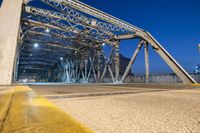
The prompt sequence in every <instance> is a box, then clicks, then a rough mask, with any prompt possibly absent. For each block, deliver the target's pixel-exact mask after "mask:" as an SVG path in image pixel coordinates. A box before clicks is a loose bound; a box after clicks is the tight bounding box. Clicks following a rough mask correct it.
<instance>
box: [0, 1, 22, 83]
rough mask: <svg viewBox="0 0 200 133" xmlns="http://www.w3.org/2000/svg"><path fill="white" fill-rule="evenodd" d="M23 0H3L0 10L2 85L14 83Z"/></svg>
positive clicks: (0, 76)
mask: <svg viewBox="0 0 200 133" xmlns="http://www.w3.org/2000/svg"><path fill="white" fill-rule="evenodd" d="M22 3H23V0H3V3H2V5H1V10H0V85H10V84H11V83H12V77H13V68H14V62H15V55H16V46H17V44H18V37H19V27H20V18H21V10H22Z"/></svg>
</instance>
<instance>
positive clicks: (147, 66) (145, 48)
mask: <svg viewBox="0 0 200 133" xmlns="http://www.w3.org/2000/svg"><path fill="white" fill-rule="evenodd" d="M144 53H145V72H146V83H149V49H148V43H147V42H144Z"/></svg>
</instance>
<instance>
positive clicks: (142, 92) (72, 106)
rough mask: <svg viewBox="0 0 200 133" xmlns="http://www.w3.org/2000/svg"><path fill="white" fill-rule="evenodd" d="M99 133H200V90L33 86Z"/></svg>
mask: <svg viewBox="0 0 200 133" xmlns="http://www.w3.org/2000/svg"><path fill="white" fill-rule="evenodd" d="M31 88H32V89H34V90H35V91H36V92H38V93H40V94H42V95H43V96H46V97H47V98H49V100H50V101H51V102H53V103H54V104H55V105H57V106H58V107H60V108H61V109H62V110H64V111H65V112H67V113H68V114H70V115H71V116H72V117H74V118H75V119H77V120H78V121H80V122H82V123H84V124H85V125H87V126H88V127H89V128H91V129H92V130H93V131H95V132H97V133H200V87H192V86H184V85H148V86H147V85H131V84H129V85H104V86H101V85H71V86H64V85H63V86H58V85H54V86H53V85H51V86H31Z"/></svg>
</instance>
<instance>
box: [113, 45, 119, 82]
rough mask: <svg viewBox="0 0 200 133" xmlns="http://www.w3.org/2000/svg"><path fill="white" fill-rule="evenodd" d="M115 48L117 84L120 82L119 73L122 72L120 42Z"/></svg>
mask: <svg viewBox="0 0 200 133" xmlns="http://www.w3.org/2000/svg"><path fill="white" fill-rule="evenodd" d="M114 48H115V82H119V71H120V70H119V69H120V68H119V67H120V56H119V42H117V43H116V44H115V46H114Z"/></svg>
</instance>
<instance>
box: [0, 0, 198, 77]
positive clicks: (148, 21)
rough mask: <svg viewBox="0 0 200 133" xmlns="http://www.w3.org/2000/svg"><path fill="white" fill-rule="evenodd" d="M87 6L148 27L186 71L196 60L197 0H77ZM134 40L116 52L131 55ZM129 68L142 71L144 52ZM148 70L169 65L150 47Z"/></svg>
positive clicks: (162, 70) (166, 70) (161, 69)
mask: <svg viewBox="0 0 200 133" xmlns="http://www.w3.org/2000/svg"><path fill="white" fill-rule="evenodd" d="M81 1H82V2H85V3H87V4H89V5H91V6H94V7H96V8H97V9H100V10H102V11H105V12H107V13H109V14H111V15H113V16H116V17H118V18H120V19H123V20H125V21H127V22H129V23H131V24H134V25H135V26H137V27H140V28H142V29H144V30H147V31H149V32H150V33H151V34H152V35H153V36H154V37H155V38H156V39H157V40H158V41H159V42H160V43H161V44H162V45H163V46H164V47H165V48H166V49H167V51H168V52H169V53H170V54H171V55H172V56H173V57H174V58H175V59H176V60H177V61H178V62H179V63H180V64H181V65H182V66H183V67H184V68H185V69H186V70H187V71H188V72H192V71H193V70H194V69H195V66H196V64H198V63H199V64H200V54H199V53H198V47H197V45H198V44H199V43H200V0H81ZM0 2H1V0H0ZM135 47H136V41H122V42H121V47H120V52H121V53H122V55H124V56H126V57H129V58H130V57H131V56H132V53H133V51H134V49H135ZM133 71H134V73H136V74H143V73H144V52H143V49H142V51H141V52H140V53H139V56H138V59H137V60H136V62H135V64H134V66H133ZM150 71H151V73H154V74H158V73H170V72H171V70H170V69H169V67H168V66H167V65H166V64H165V63H164V62H163V61H162V60H161V59H160V57H159V56H158V55H157V54H156V53H155V52H154V51H153V50H152V49H151V48H150Z"/></svg>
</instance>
